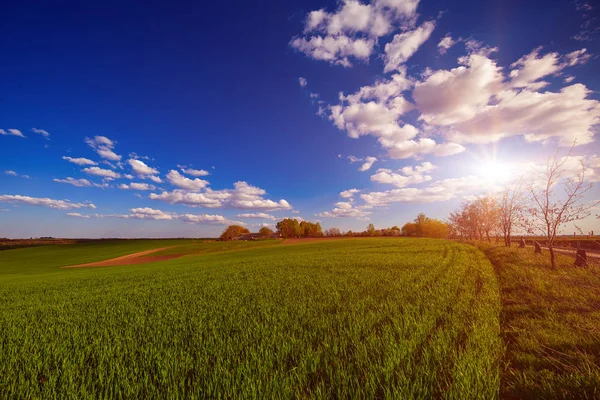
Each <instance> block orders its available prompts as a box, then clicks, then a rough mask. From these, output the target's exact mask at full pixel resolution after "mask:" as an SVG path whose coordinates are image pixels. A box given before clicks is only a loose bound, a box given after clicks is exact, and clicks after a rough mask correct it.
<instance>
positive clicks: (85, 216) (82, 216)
mask: <svg viewBox="0 0 600 400" xmlns="http://www.w3.org/2000/svg"><path fill="white" fill-rule="evenodd" d="M67 215H68V216H69V217H75V218H85V219H90V218H91V216H89V215H85V214H81V213H67Z"/></svg>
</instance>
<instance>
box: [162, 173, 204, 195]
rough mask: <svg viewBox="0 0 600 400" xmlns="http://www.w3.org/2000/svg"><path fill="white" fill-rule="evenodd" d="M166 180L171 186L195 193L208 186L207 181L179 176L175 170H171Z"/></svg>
mask: <svg viewBox="0 0 600 400" xmlns="http://www.w3.org/2000/svg"><path fill="white" fill-rule="evenodd" d="M167 180H168V181H169V182H170V183H171V185H173V186H177V187H179V188H182V189H185V190H191V191H194V192H197V191H199V190H200V189H203V188H205V187H206V186H207V185H208V181H205V180H202V179H198V178H195V179H190V178H187V177H185V176H183V175H181V174H180V173H179V172H177V171H175V170H171V171H170V172H169V173H168V174H167Z"/></svg>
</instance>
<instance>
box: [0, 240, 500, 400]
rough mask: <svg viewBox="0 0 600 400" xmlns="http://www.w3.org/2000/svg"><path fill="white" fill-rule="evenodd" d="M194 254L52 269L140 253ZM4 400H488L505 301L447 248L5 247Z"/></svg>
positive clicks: (341, 244)
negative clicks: (117, 264)
mask: <svg viewBox="0 0 600 400" xmlns="http://www.w3.org/2000/svg"><path fill="white" fill-rule="evenodd" d="M173 245H180V247H179V248H171V249H169V250H168V251H170V252H175V254H183V253H186V254H189V255H187V256H184V257H181V258H177V259H174V260H169V261H164V262H158V263H151V264H142V265H134V266H127V267H98V268H80V269H60V268H58V267H59V266H64V265H72V264H77V263H82V262H90V261H98V260H102V259H106V258H110V257H116V256H119V255H123V254H127V253H131V252H133V251H139V250H144V249H147V248H148V247H163V246H173ZM0 274H1V275H0V287H1V288H2V289H1V291H0V332H2V335H1V339H0V354H2V357H1V358H0V398H115V397H126V398H178V397H179V398H181V397H187V398H217V397H219V398H223V397H229V398H314V397H321V398H332V397H334V398H336V397H337V398H339V397H364V398H392V397H393V398H430V397H446V398H461V399H464V398H494V397H497V395H498V393H499V389H500V375H499V373H500V361H501V360H500V357H501V355H502V348H503V345H502V342H501V338H500V326H499V315H500V300H499V290H498V286H497V280H496V277H495V275H494V271H493V268H492V266H491V264H490V263H489V262H488V260H487V259H486V258H485V256H484V255H483V253H481V252H480V251H478V250H477V249H476V248H475V247H472V246H469V245H463V244H456V243H450V242H447V241H443V240H411V239H347V240H332V241H320V242H307V243H301V244H289V245H286V243H285V242H284V243H283V244H280V242H279V241H270V242H261V243H252V242H241V243H239V242H238V243H235V242H234V243H219V242H216V243H201V242H193V241H181V242H174V241H168V243H160V242H156V241H153V242H144V241H125V242H112V243H87V244H75V245H62V246H44V247H32V248H25V249H17V250H7V251H3V252H1V254H0Z"/></svg>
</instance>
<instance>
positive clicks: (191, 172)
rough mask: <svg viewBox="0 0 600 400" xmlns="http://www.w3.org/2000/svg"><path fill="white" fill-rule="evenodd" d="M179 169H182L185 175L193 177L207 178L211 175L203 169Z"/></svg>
mask: <svg viewBox="0 0 600 400" xmlns="http://www.w3.org/2000/svg"><path fill="white" fill-rule="evenodd" d="M179 168H181V172H183V173H184V174H188V175H191V176H195V177H198V176H207V175H210V173H209V172H208V171H205V170H203V169H193V168H186V167H182V166H179Z"/></svg>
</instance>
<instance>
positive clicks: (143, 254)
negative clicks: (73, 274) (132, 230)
mask: <svg viewBox="0 0 600 400" xmlns="http://www.w3.org/2000/svg"><path fill="white" fill-rule="evenodd" d="M171 247H173V246H169V247H161V248H158V249H152V250H145V251H140V252H137V253H132V254H127V255H126V256H121V257H117V258H111V259H110V260H104V261H96V262H92V263H87V264H78V265H69V266H66V267H61V268H84V267H115V266H119V265H132V264H145V263H151V262H156V261H165V260H172V259H173V258H177V257H181V255H180V254H171V255H166V256H149V254H152V253H157V252H159V251H161V250H166V249H170V248H171Z"/></svg>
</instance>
